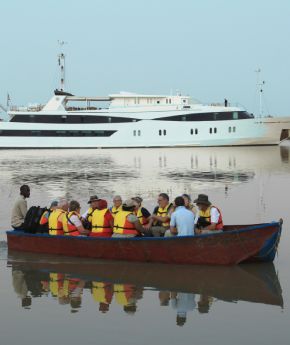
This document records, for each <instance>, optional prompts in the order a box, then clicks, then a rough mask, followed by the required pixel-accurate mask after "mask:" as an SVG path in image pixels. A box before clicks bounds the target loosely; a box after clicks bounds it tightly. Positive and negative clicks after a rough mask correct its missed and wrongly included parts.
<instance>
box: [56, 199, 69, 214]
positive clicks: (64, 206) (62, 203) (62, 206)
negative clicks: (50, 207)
mask: <svg viewBox="0 0 290 345" xmlns="http://www.w3.org/2000/svg"><path fill="white" fill-rule="evenodd" d="M68 206H69V205H68V201H67V200H66V199H60V200H59V203H58V208H60V209H61V210H64V211H68Z"/></svg>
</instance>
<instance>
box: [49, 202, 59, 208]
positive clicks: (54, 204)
mask: <svg viewBox="0 0 290 345" xmlns="http://www.w3.org/2000/svg"><path fill="white" fill-rule="evenodd" d="M57 208H58V201H57V200H53V201H52V202H51V204H50V206H49V209H50V210H56V209H57Z"/></svg>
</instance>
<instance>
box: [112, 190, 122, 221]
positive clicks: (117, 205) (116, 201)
mask: <svg viewBox="0 0 290 345" xmlns="http://www.w3.org/2000/svg"><path fill="white" fill-rule="evenodd" d="M113 204H114V205H113V206H112V207H111V209H110V211H111V213H112V215H113V217H115V215H116V214H117V213H118V212H119V211H121V210H122V198H121V196H120V195H115V196H114V199H113Z"/></svg>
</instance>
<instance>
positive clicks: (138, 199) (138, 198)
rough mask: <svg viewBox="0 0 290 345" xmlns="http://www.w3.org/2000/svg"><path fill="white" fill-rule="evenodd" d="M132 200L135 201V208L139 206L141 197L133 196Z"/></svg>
mask: <svg viewBox="0 0 290 345" xmlns="http://www.w3.org/2000/svg"><path fill="white" fill-rule="evenodd" d="M132 200H134V201H135V202H136V208H139V207H141V205H142V201H143V199H142V198H141V197H140V196H135V197H134V198H132Z"/></svg>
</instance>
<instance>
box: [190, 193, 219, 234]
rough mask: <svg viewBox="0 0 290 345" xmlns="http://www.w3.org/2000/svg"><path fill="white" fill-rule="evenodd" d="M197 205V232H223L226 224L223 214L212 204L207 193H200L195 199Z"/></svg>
mask: <svg viewBox="0 0 290 345" xmlns="http://www.w3.org/2000/svg"><path fill="white" fill-rule="evenodd" d="M194 202H195V204H196V205H197V207H198V209H199V211H198V220H197V224H196V228H197V229H196V230H195V232H196V233H197V234H210V233H217V232H221V231H222V229H223V227H224V225H223V219H222V214H221V212H220V210H219V209H218V208H217V207H216V206H213V205H212V204H211V202H210V201H209V200H208V196H207V195H205V194H199V195H198V198H197V199H196V200H194Z"/></svg>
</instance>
